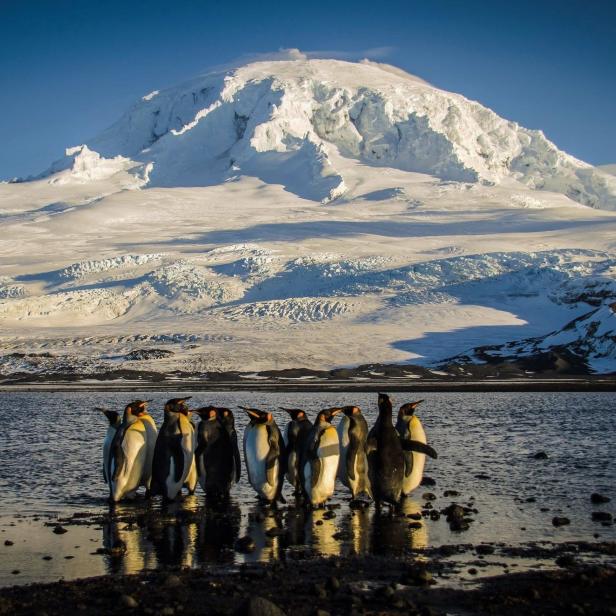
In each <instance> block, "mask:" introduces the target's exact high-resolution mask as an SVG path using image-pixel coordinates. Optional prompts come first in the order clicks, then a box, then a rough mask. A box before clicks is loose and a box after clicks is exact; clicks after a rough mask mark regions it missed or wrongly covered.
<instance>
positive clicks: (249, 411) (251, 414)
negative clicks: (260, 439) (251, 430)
mask: <svg viewBox="0 0 616 616" xmlns="http://www.w3.org/2000/svg"><path fill="white" fill-rule="evenodd" d="M240 408H241V409H242V411H244V412H245V413H247V414H248V416H249V417H250V418H252V419H258V418H259V417H260V415H259V413H257V412H256V411H253V410H252V409H249V408H247V407H245V406H240Z"/></svg>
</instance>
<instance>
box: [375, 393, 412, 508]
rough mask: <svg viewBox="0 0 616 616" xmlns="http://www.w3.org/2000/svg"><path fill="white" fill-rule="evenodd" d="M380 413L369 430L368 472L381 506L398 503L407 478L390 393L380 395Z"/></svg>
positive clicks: (376, 498) (378, 504)
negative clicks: (404, 480) (388, 394)
mask: <svg viewBox="0 0 616 616" xmlns="http://www.w3.org/2000/svg"><path fill="white" fill-rule="evenodd" d="M378 404H379V416H378V418H377V420H376V422H375V424H374V426H373V427H372V429H371V430H370V432H369V433H368V446H367V454H368V475H369V477H370V486H371V488H372V495H373V497H374V500H375V501H376V504H377V506H380V505H381V503H383V502H385V503H389V504H390V505H394V506H396V505H398V503H399V502H400V496H401V494H402V480H403V479H404V451H403V449H402V443H401V442H400V437H399V436H398V433H397V432H396V429H395V428H394V425H393V423H392V417H391V415H392V406H391V400H390V399H389V396H387V395H386V394H379V402H378Z"/></svg>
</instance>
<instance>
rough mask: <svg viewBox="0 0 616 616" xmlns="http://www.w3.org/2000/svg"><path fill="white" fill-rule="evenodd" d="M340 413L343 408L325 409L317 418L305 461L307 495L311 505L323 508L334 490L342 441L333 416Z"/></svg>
mask: <svg viewBox="0 0 616 616" xmlns="http://www.w3.org/2000/svg"><path fill="white" fill-rule="evenodd" d="M338 413H340V409H339V408H331V409H323V410H322V411H320V412H319V414H318V415H317V418H316V419H315V420H314V425H313V426H312V428H311V430H310V432H309V433H308V436H307V437H306V442H305V445H304V452H303V455H302V460H301V469H302V470H301V472H302V483H303V487H304V495H305V497H306V499H307V501H308V503H309V504H310V505H312V506H313V507H319V506H321V505H324V504H325V502H326V501H327V500H328V499H329V498H330V497H331V496H332V494H333V493H334V488H335V484H336V475H337V473H338V462H339V460H340V443H339V440H338V432H336V428H334V426H332V424H331V421H332V419H333V418H334V417H335V416H336V415H337V414H338Z"/></svg>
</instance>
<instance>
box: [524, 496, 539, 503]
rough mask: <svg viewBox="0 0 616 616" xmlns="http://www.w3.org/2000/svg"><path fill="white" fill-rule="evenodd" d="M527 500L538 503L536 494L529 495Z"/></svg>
mask: <svg viewBox="0 0 616 616" xmlns="http://www.w3.org/2000/svg"><path fill="white" fill-rule="evenodd" d="M526 502H527V503H536V502H537V499H536V498H535V497H534V496H529V497H528V498H527V499H526Z"/></svg>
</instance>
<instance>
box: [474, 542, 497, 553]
mask: <svg viewBox="0 0 616 616" xmlns="http://www.w3.org/2000/svg"><path fill="white" fill-rule="evenodd" d="M475 552H477V554H484V555H485V554H494V547H493V546H491V545H485V544H484V543H482V544H480V545H478V546H475Z"/></svg>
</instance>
